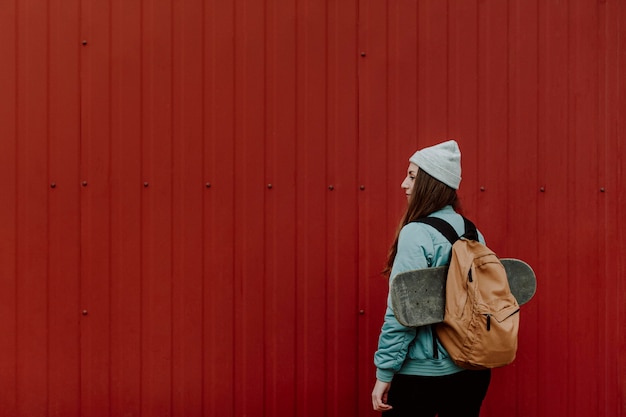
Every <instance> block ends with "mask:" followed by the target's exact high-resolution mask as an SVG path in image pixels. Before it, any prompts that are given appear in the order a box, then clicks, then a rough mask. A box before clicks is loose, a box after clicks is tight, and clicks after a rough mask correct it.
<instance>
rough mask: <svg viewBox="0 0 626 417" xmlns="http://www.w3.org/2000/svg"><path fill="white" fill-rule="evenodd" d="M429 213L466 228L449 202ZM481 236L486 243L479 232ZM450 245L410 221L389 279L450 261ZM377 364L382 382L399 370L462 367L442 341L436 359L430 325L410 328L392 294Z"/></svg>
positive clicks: (445, 371)
mask: <svg viewBox="0 0 626 417" xmlns="http://www.w3.org/2000/svg"><path fill="white" fill-rule="evenodd" d="M430 216H433V217H439V218H441V219H443V220H445V221H447V222H448V223H450V224H451V225H452V226H453V227H454V229H455V230H456V232H457V233H458V234H459V235H462V234H463V233H464V232H465V229H464V228H465V225H464V222H463V218H462V217H461V215H459V214H458V213H456V212H455V211H454V209H453V208H452V206H446V207H444V208H443V209H441V210H439V211H436V212H434V213H432V214H431V215H430ZM478 237H479V240H480V241H481V242H483V243H484V239H483V237H482V235H481V234H480V232H479V233H478ZM451 249H452V245H451V244H450V242H449V241H448V240H447V239H446V238H445V237H444V236H443V235H442V234H441V233H439V232H438V231H437V230H436V229H434V228H433V227H431V226H428V225H426V224H423V223H409V224H407V225H406V226H404V227H403V228H402V230H401V231H400V236H399V238H398V253H397V254H396V258H395V260H394V262H393V268H392V269H391V274H390V281H389V282H390V283H391V280H393V279H394V277H395V276H396V275H397V274H399V273H401V272H406V271H411V270H414V269H420V268H427V267H435V266H442V265H447V264H448V263H449V261H450V253H451ZM374 364H375V365H376V368H377V370H376V378H378V379H379V380H381V381H383V382H390V381H391V380H392V379H393V376H394V374H396V373H399V374H408V375H422V376H441V375H449V374H453V373H455V372H460V371H462V370H463V368H460V367H458V366H456V365H455V363H454V362H453V361H452V359H450V357H449V356H448V352H446V350H445V349H444V347H443V346H441V344H439V345H438V359H435V355H434V353H433V336H432V330H431V326H423V327H418V328H410V327H404V326H403V325H401V324H400V323H398V321H397V320H396V317H395V316H394V314H393V310H392V309H391V298H390V297H389V296H387V311H386V312H385V322H384V324H383V327H382V330H381V333H380V338H379V340H378V350H377V351H376V354H375V355H374Z"/></svg>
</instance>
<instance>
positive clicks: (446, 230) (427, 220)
mask: <svg viewBox="0 0 626 417" xmlns="http://www.w3.org/2000/svg"><path fill="white" fill-rule="evenodd" d="M415 222H416V223H424V224H427V225H429V226H431V227H434V228H435V229H436V230H437V231H438V232H439V233H441V234H442V235H444V237H445V238H446V239H448V241H449V242H450V244H452V245H454V242H456V241H457V240H458V239H459V238H461V237H464V238H466V239H469V240H478V231H477V230H476V226H474V223H472V222H471V221H470V220H469V219H466V218H465V217H463V222H464V223H465V233H463V235H462V236H459V235H458V234H457V233H456V230H454V227H452V225H451V224H450V223H448V222H447V221H445V220H443V219H440V218H439V217H422V218H421V219H417V220H415Z"/></svg>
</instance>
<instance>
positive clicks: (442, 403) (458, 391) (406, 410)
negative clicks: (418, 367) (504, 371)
mask: <svg viewBox="0 0 626 417" xmlns="http://www.w3.org/2000/svg"><path fill="white" fill-rule="evenodd" d="M489 381H491V371H490V370H486V371H462V372H458V373H456V374H452V375H446V376H435V377H433V376H417V375H396V376H394V377H393V381H392V382H391V388H390V389H389V397H388V403H389V405H391V406H393V410H390V411H387V412H385V413H383V416H385V417H434V416H439V417H478V415H479V414H480V406H481V404H482V402H483V399H484V398H485V395H486V394H487V388H488V387H489Z"/></svg>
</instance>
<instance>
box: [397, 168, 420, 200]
mask: <svg viewBox="0 0 626 417" xmlns="http://www.w3.org/2000/svg"><path fill="white" fill-rule="evenodd" d="M417 170H418V168H417V165H415V164H414V163H413V162H411V163H410V164H409V167H408V168H407V169H406V178H404V181H402V184H401V185H400V187H401V188H402V189H403V190H404V193H405V194H406V198H407V199H408V198H409V197H410V196H411V193H412V192H413V185H415V176H416V175H417Z"/></svg>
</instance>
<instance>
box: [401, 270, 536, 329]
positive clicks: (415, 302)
mask: <svg viewBox="0 0 626 417" xmlns="http://www.w3.org/2000/svg"><path fill="white" fill-rule="evenodd" d="M500 262H502V265H503V266H504V269H505V270H506V275H507V277H508V279H509V287H510V288H511V292H512V293H513V296H514V297H515V299H516V300H517V303H518V304H519V305H522V304H526V303H527V302H528V301H530V299H531V298H533V296H534V295H535V291H536V290H537V280H536V277H535V273H534V271H533V270H532V268H531V267H530V265H528V264H527V263H526V262H524V261H520V260H519V259H511V258H505V259H500ZM447 272H448V267H447V266H439V267H436V268H424V269H417V270H414V271H408V272H403V273H401V274H398V275H396V276H395V277H394V279H393V280H392V281H391V288H390V289H389V291H390V294H391V307H392V309H393V312H394V314H395V316H396V319H397V320H398V322H399V323H400V324H402V325H403V326H406V327H418V326H425V325H427V324H435V323H441V322H442V321H443V316H444V312H445V289H446V275H447Z"/></svg>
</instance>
